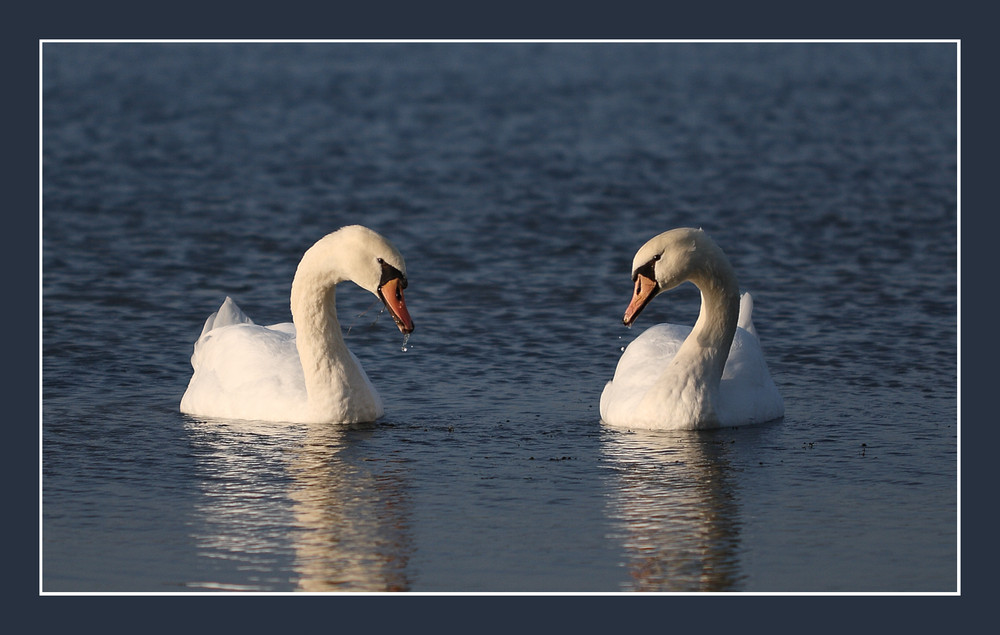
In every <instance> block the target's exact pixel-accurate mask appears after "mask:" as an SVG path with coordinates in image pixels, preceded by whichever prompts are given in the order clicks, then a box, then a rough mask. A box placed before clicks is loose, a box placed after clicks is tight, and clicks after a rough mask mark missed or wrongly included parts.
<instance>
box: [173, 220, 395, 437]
mask: <svg viewBox="0 0 1000 635" xmlns="http://www.w3.org/2000/svg"><path fill="white" fill-rule="evenodd" d="M384 263H385V264H388V265H389V266H390V267H391V268H393V269H394V270H395V271H394V272H393V275H394V274H395V273H398V274H400V276H401V279H402V280H403V284H404V285H405V271H406V268H405V264H404V262H403V259H402V256H401V255H400V254H399V252H398V251H397V250H396V249H395V248H394V247H393V246H392V245H391V244H390V243H388V241H386V240H385V239H384V238H382V237H381V236H379V235H378V234H376V233H375V232H373V231H371V230H369V229H366V228H364V227H360V226H349V227H345V228H342V229H340V230H338V231H337V232H333V233H332V234H329V235H327V236H326V237H324V238H323V239H321V240H320V241H318V242H317V243H316V244H315V245H314V246H313V247H312V248H310V249H309V250H308V251H307V252H306V254H305V255H304V256H303V258H302V261H301V262H300V264H299V267H298V269H297V271H296V274H295V279H294V281H293V283H292V301H291V309H292V316H293V321H294V322H295V323H294V324H293V323H287V322H286V323H281V324H274V325H270V326H262V325H258V324H255V323H254V322H253V321H252V320H251V319H250V318H249V317H247V315H246V314H245V313H244V312H243V311H242V310H241V309H240V308H239V307H238V306H237V305H236V303H235V302H233V300H232V299H231V298H229V297H227V298H226V300H225V302H223V304H222V306H221V307H220V308H219V310H218V311H216V312H215V313H213V314H212V315H211V316H209V318H208V319H207V320H206V321H205V326H204V328H203V329H202V334H201V336H200V337H199V338H198V340H197V341H196V342H195V345H194V353H193V354H192V356H191V365H192V367H193V368H194V373H193V374H192V376H191V380H190V382H189V384H188V388H187V390H186V391H185V393H184V396H183V397H182V398H181V403H180V410H181V412H185V413H188V414H192V415H199V416H207V417H219V418H229V419H257V420H265V421H289V422H343V423H351V422H363V421H374V420H375V419H377V418H378V417H381V416H382V415H383V414H384V408H383V405H382V400H381V397H380V396H379V394H378V392H377V391H376V390H375V387H374V386H373V385H372V382H371V381H370V380H369V379H368V376H367V374H366V373H365V371H364V369H363V368H362V367H361V364H360V363H359V362H358V359H357V357H355V355H354V354H353V353H352V352H351V351H350V350H349V349H348V348H347V346H346V344H345V343H344V340H343V335H342V334H341V331H340V324H339V322H338V321H337V315H336V300H335V291H334V288H335V286H336V285H337V284H338V283H339V282H342V281H344V280H353V281H354V282H356V283H357V284H358V285H359V286H361V287H362V288H365V289H367V290H368V291H371V292H372V293H375V294H376V295H379V296H380V297H381V289H382V283H383V282H384V277H383V273H382V272H383V267H384V266H385V264H384ZM395 302H396V304H395V307H396V309H397V311H401V312H402V314H403V315H402V316H398V315H396V314H395V313H393V315H394V319H397V323H398V324H399V327H400V330H404V328H405V329H408V330H404V332H409V331H412V328H413V325H412V321H410V318H409V314H408V313H407V312H406V309H405V304H404V303H403V300H402V292H401V291H399V296H398V299H397V300H396V301H395ZM388 304H389V302H387V305H388ZM400 307H401V308H400Z"/></svg>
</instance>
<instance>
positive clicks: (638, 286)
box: [622, 273, 657, 326]
mask: <svg viewBox="0 0 1000 635" xmlns="http://www.w3.org/2000/svg"><path fill="white" fill-rule="evenodd" d="M656 291H657V285H656V281H655V280H652V279H651V278H647V277H646V276H644V275H642V274H641V273H640V274H638V275H636V277H635V292H634V293H633V294H632V301H631V302H629V305H628V308H627V309H625V317H623V318H622V322H624V323H625V326H632V322H635V318H636V317H638V315H639V313H640V312H641V311H642V310H643V309H644V308H645V307H646V305H647V304H649V301H650V300H652V299H653V296H655V295H656Z"/></svg>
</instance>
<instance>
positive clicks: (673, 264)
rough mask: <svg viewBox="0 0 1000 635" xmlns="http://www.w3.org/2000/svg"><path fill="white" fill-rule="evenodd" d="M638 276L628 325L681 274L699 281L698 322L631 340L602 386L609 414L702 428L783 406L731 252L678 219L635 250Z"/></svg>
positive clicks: (612, 420) (622, 421) (626, 420)
mask: <svg viewBox="0 0 1000 635" xmlns="http://www.w3.org/2000/svg"><path fill="white" fill-rule="evenodd" d="M632 281H633V282H634V284H635V290H634V292H633V295H632V301H631V302H630V303H629V305H628V308H627V309H626V310H625V315H624V317H623V318H622V321H623V322H624V323H625V325H626V326H631V325H632V324H633V322H635V320H636V318H637V317H638V315H639V313H640V312H641V311H642V310H643V309H644V308H645V307H646V306H647V305H648V304H649V302H650V301H651V300H652V299H653V298H654V297H656V296H657V295H658V294H659V293H661V292H663V291H669V290H670V289H673V288H674V287H677V286H678V285H681V284H683V283H684V282H691V283H693V284H694V285H695V286H697V287H698V289H699V290H700V291H701V311H700V313H699V315H698V319H697V321H696V322H695V324H694V327H693V328H692V327H690V326H686V325H679V324H666V323H665V324H657V325H655V326H652V327H650V328H649V329H647V330H646V331H645V332H644V333H642V334H641V335H640V336H639V337H637V338H636V339H635V340H634V341H633V342H632V343H631V344H629V346H628V347H627V348H626V349H625V352H624V353H623V354H622V356H621V358H620V359H619V361H618V367H617V368H616V369H615V374H614V377H613V379H612V380H611V381H610V382H608V383H607V385H606V386H605V387H604V391H603V393H602V394H601V406H600V408H601V419H602V420H603V421H604V422H605V423H606V424H608V425H611V426H616V427H624V428H637V429H639V428H641V429H664V430H667V429H672V430H698V429H705V428H717V427H724V426H740V425H746V424H752V423H761V422H765V421H771V420H773V419H778V418H780V417H782V416H784V413H785V406H784V402H783V400H782V398H781V395H780V394H779V393H778V388H777V386H775V384H774V381H773V380H772V379H771V374H770V372H769V371H768V368H767V364H766V362H765V361H764V354H763V351H762V350H761V347H760V340H759V339H758V337H757V332H756V329H755V328H754V326H753V322H752V320H751V313H752V312H753V298H752V297H751V295H750V294H749V293H744V294H743V295H742V296H741V295H740V292H739V285H738V283H737V279H736V273H735V272H734V271H733V267H732V265H731V264H730V262H729V258H727V257H726V254H725V253H724V252H723V251H722V249H721V248H720V247H719V246H718V245H717V244H716V243H715V241H714V240H712V239H711V238H710V237H709V236H708V234H706V233H705V232H704V231H702V230H701V229H693V228H679V229H672V230H670V231H667V232H664V233H662V234H660V235H658V236H656V237H654V238H652V239H650V240H649V241H648V242H647V243H646V244H645V245H643V246H642V247H641V248H640V249H639V251H638V252H636V254H635V258H634V259H633V261H632Z"/></svg>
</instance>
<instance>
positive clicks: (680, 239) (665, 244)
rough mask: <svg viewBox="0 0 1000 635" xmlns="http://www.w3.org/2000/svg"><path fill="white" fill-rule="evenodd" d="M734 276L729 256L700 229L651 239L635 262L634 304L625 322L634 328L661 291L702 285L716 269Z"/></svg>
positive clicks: (685, 228)
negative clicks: (688, 283) (684, 284)
mask: <svg viewBox="0 0 1000 635" xmlns="http://www.w3.org/2000/svg"><path fill="white" fill-rule="evenodd" d="M721 268H725V269H726V270H728V271H729V272H730V273H731V267H730V265H729V260H728V259H727V258H726V255H725V254H724V253H723V252H722V249H720V248H719V246H718V245H717V244H715V241H714V240H712V239H711V238H709V236H708V234H706V233H705V232H704V231H702V230H701V229H693V228H690V227H681V228H679V229H671V230H670V231H667V232H663V233H662V234H660V235H659V236H656V237H654V238H651V239H650V240H649V241H648V242H647V243H646V244H645V245H643V246H642V247H640V248H639V251H637V252H636V254H635V258H633V259H632V282H633V283H635V289H634V291H633V293H632V301H631V302H630V303H629V305H628V308H627V309H625V316H624V317H623V318H622V322H624V323H625V326H631V325H632V323H633V322H634V321H635V319H636V317H638V315H639V313H640V312H641V311H642V310H643V309H644V308H646V305H647V304H649V302H650V301H651V300H652V299H653V298H654V297H656V295H657V294H659V293H660V292H662V291H669V290H670V289H673V288H674V287H676V286H678V285H680V284H682V283H684V282H687V281H689V280H690V281H693V282H695V283H696V284H700V283H701V282H702V279H703V278H705V277H706V276H705V274H708V276H714V274H715V273H716V269H721Z"/></svg>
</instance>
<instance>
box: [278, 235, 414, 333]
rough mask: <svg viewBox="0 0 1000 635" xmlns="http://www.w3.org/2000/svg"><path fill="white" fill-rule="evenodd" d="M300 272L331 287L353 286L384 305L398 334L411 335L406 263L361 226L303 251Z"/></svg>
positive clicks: (386, 244)
mask: <svg viewBox="0 0 1000 635" xmlns="http://www.w3.org/2000/svg"><path fill="white" fill-rule="evenodd" d="M303 270H309V271H311V272H313V273H314V274H317V275H318V277H319V278H320V279H325V280H328V282H329V283H330V284H337V283H339V282H342V281H344V280H350V281H352V282H354V283H355V284H356V285H358V286H359V287H361V288H362V289H365V290H367V291H369V292H371V293H373V294H375V295H376V296H377V297H378V299H379V300H381V301H382V303H383V304H385V307H386V309H388V310H389V314H390V315H391V316H392V319H393V321H394V322H395V323H396V326H397V327H399V330H400V331H401V332H403V333H412V332H413V320H412V319H411V318H410V313H409V311H407V309H406V301H405V300H404V299H403V289H405V288H406V262H405V261H404V260H403V256H402V254H400V253H399V250H398V249H396V248H395V247H394V246H393V244H392V243H390V242H389V241H388V240H386V239H385V238H383V237H382V236H381V235H380V234H378V233H376V232H374V231H372V230H370V229H368V228H367V227H362V226H361V225H349V226H347V227H342V228H340V229H338V230H337V231H335V232H333V233H331V234H327V235H326V236H324V237H323V238H321V239H320V240H319V241H318V242H317V243H316V244H315V245H313V246H312V247H310V248H309V250H308V251H306V253H305V255H304V256H303V257H302V262H301V263H299V271H300V272H301V271H303ZM296 278H298V273H296ZM292 286H293V287H294V286H295V283H294V282H293V284H292ZM293 290H294V289H293Z"/></svg>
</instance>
